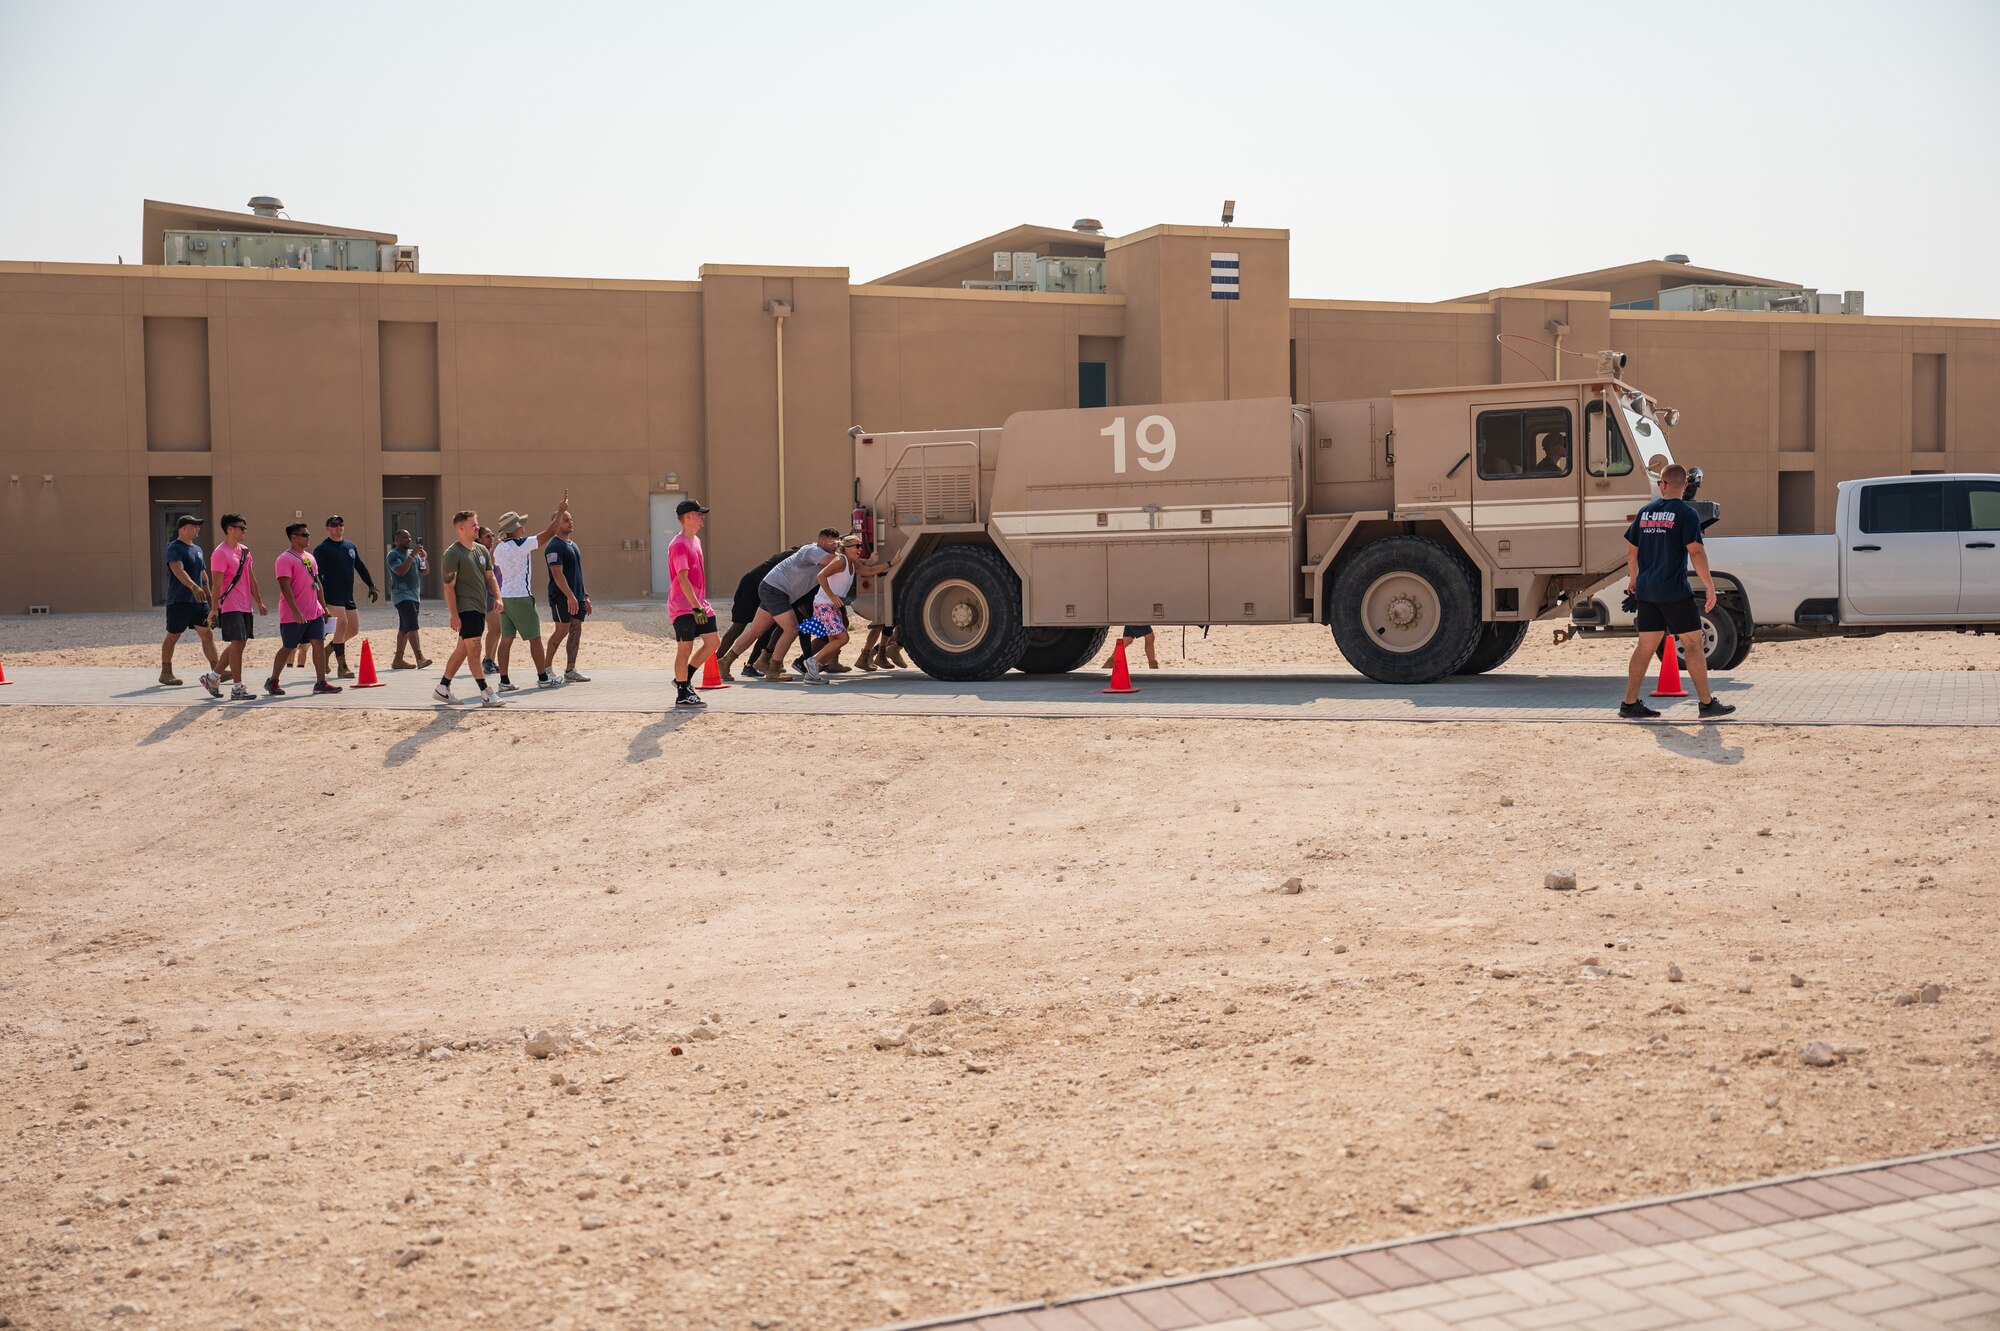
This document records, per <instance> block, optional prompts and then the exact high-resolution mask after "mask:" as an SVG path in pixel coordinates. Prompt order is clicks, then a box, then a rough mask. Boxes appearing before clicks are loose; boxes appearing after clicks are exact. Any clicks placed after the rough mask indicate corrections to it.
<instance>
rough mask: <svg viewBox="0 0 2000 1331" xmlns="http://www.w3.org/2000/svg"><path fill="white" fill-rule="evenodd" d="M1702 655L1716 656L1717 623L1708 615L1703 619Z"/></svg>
mask: <svg viewBox="0 0 2000 1331" xmlns="http://www.w3.org/2000/svg"><path fill="white" fill-rule="evenodd" d="M1701 654H1702V655H1703V656H1714V655H1715V621H1714V620H1712V619H1710V618H1709V617H1708V616H1707V615H1703V616H1702V617H1701Z"/></svg>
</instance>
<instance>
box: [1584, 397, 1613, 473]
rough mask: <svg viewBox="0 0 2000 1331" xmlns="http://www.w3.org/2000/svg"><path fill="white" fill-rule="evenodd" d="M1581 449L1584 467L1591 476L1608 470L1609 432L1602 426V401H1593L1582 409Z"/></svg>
mask: <svg viewBox="0 0 2000 1331" xmlns="http://www.w3.org/2000/svg"><path fill="white" fill-rule="evenodd" d="M1583 450H1584V452H1583V457H1584V468H1585V470H1587V471H1588V472H1589V473H1590V474H1591V475H1592V476H1603V475H1606V474H1608V473H1609V472H1610V470H1611V442H1610V432H1609V431H1608V430H1606V429H1605V427H1604V404H1603V403H1602V402H1593V403H1591V404H1590V405H1589V406H1588V407H1587V408H1585V409H1584V413H1583Z"/></svg>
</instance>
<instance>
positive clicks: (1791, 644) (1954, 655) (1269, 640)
mask: <svg viewBox="0 0 2000 1331" xmlns="http://www.w3.org/2000/svg"><path fill="white" fill-rule="evenodd" d="M360 614H361V625H362V630H363V632H364V634H365V635H366V636H367V637H368V638H369V639H371V640H372V641H373V643H374V646H375V650H376V651H378V652H380V653H381V654H382V659H381V660H380V661H379V662H378V665H379V666H380V667H382V668H384V669H386V668H387V667H388V664H389V662H388V659H387V658H388V657H389V655H390V654H391V651H392V649H393V648H394V645H395V641H396V637H395V632H396V629H395V626H396V616H395V612H394V611H392V610H390V609H389V608H388V607H386V606H363V607H362V609H361V611H360ZM724 617H725V621H726V618H727V612H726V611H725V612H724ZM423 623H424V628H423V630H422V638H421V641H422V642H423V645H424V651H425V652H426V653H428V654H429V655H430V656H431V657H432V658H433V659H434V660H437V661H439V662H442V661H443V660H444V658H445V655H446V654H447V653H448V652H449V651H450V649H451V632H450V629H449V627H448V625H447V623H446V619H445V614H444V611H443V609H442V608H441V607H440V606H438V605H437V604H435V603H431V602H427V603H426V604H425V607H424V613H423ZM1562 623H1563V621H1561V620H1551V621H1547V622H1543V623H1538V624H1535V625H1533V626H1532V627H1531V628H1530V629H1529V630H1528V637H1527V640H1526V641H1525V642H1523V643H1522V644H1521V650H1520V651H1519V652H1517V653H1516V654H1515V655H1514V658H1513V660H1511V661H1509V662H1508V663H1507V665H1506V666H1505V667H1504V668H1505V669H1507V670H1509V671H1519V672H1526V673H1530V674H1538V673H1549V674H1556V673H1560V674H1587V673H1590V672H1593V671H1597V670H1603V669H1607V668H1608V669H1618V668H1621V667H1622V665H1623V663H1624V661H1625V659H1626V658H1627V657H1628V656H1629V655H1630V654H1631V650H1632V640H1631V639H1630V638H1588V637H1586V638H1576V639H1572V640H1571V641H1569V642H1566V643H1562V644H1560V645H1558V644H1556V643H1554V642H1553V640H1552V639H1553V637H1554V631H1555V630H1556V629H1557V628H1559V627H1561V626H1562ZM542 627H543V631H544V632H546V631H547V630H548V628H549V623H548V620H547V617H546V614H545V615H544V618H543V625H542ZM163 630H164V624H163V619H162V612H159V611H151V610H148V611H133V612H129V613H122V614H93V615H51V616H35V617H32V618H31V617H27V616H15V617H11V618H0V663H3V664H5V665H8V666H35V665H92V666H115V665H129V666H132V667H133V668H134V669H137V670H139V671H140V672H141V673H142V674H147V675H150V674H151V673H152V672H153V671H156V670H157V669H158V668H159V659H160V656H159V651H160V637H161V635H162V632H163ZM257 631H258V632H259V634H261V635H262V636H261V637H259V638H258V639H256V640H255V641H254V642H252V643H251V645H250V648H249V649H248V651H247V652H246V656H245V659H246V661H247V662H248V663H249V667H250V668H246V674H248V673H253V669H252V668H254V670H261V671H263V672H264V673H266V674H268V673H269V672H270V666H271V657H272V655H273V654H274V653H275V652H276V651H277V647H278V641H277V633H278V630H277V623H276V620H270V621H268V622H267V621H265V620H259V621H258V624H257ZM584 632H585V638H584V645H583V648H582V650H581V655H580V656H579V658H578V664H579V665H580V666H581V667H582V668H583V669H584V670H585V671H586V672H588V671H589V669H590V667H591V666H592V665H593V664H595V665H601V666H667V665H671V664H672V662H673V641H672V634H671V630H670V629H669V627H668V624H667V619H666V611H665V610H664V609H663V608H662V607H661V606H659V605H657V604H654V603H649V602H636V601H627V602H616V603H608V604H605V605H600V606H599V607H598V608H597V612H596V614H595V615H594V616H593V617H592V619H591V620H590V622H589V623H588V624H586V625H585V629H584ZM1154 648H1155V651H1156V653H1157V655H1158V656H1159V659H1160V668H1161V669H1163V670H1179V669H1193V670H1246V669H1250V670H1255V669H1292V670H1328V669H1338V668H1340V667H1341V659H1340V653H1339V651H1338V650H1337V649H1336V648H1335V647H1334V645H1333V635H1332V634H1331V633H1329V632H1328V631H1327V630H1326V629H1325V628H1324V627H1321V626H1319V625H1313V624H1299V625H1285V626H1282V627H1242V626H1229V625H1225V626H1222V627H1220V628H1215V629H1211V630H1210V631H1209V633H1208V635H1207V636H1206V637H1203V635H1202V632H1201V630H1200V629H1193V628H1191V629H1187V630H1186V631H1185V632H1183V630H1181V629H1178V628H1165V629H1161V630H1160V631H1159V633H1158V635H1157V637H1156V639H1155V641H1154ZM521 650H522V652H523V653H525V652H526V650H527V649H526V647H525V646H523V647H522V648H521ZM859 650H860V649H859V644H858V643H857V644H856V645H855V646H853V647H850V648H849V649H848V653H847V656H848V659H849V660H850V661H851V660H852V659H853V658H854V657H855V655H856V654H858V652H859ZM359 653H360V649H359V648H354V649H351V651H350V659H351V660H352V661H353V663H354V664H357V665H358V664H359ZM200 659H201V653H200V648H199V645H198V644H197V642H196V641H195V637H194V635H193V634H186V635H184V636H183V637H182V639H181V643H180V648H179V654H178V656H177V657H176V661H177V663H178V669H179V671H180V677H181V678H182V679H185V680H187V681H189V683H190V684H192V682H193V680H194V676H195V674H198V673H199V670H198V668H197V667H196V665H195V663H196V662H197V661H198V660H200ZM1133 660H1134V664H1135V665H1140V663H1142V662H1143V660H1144V653H1143V652H1136V653H1135V654H1134V657H1133ZM520 664H521V666H522V668H523V669H524V670H526V671H528V673H530V674H532V673H533V672H532V669H531V665H532V663H531V661H530V660H529V659H528V658H527V657H526V656H525V655H524V656H523V658H522V660H521V662H520ZM1141 668H1143V666H1141ZM1745 668H1746V669H1752V668H1754V669H1757V670H1787V669H1792V670H2000V637H1993V636H1987V637H1976V636H1973V635H1971V634H1957V633H1900V634H1898V633H1888V634H1883V635H1881V636H1880V637H1874V638H1813V639H1803V640H1793V641H1770V642H1759V643H1758V644H1757V645H1756V646H1755V647H1754V648H1753V649H1752V651H1751V655H1750V658H1749V660H1748V661H1746V662H1745ZM253 682H254V680H253Z"/></svg>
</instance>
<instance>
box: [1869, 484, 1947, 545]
mask: <svg viewBox="0 0 2000 1331" xmlns="http://www.w3.org/2000/svg"><path fill="white" fill-rule="evenodd" d="M1861 530H1862V531H1864V532H1866V533H1867V534H1868V535H1870V536H1885V535H1891V534H1894V533H1896V532H1914V531H1948V530H1950V528H1948V527H1946V526H1945V520H1944V482H1943V481H1905V482H1899V483H1896V484H1884V485H1870V486H1865V487H1863V489H1862V491H1861Z"/></svg>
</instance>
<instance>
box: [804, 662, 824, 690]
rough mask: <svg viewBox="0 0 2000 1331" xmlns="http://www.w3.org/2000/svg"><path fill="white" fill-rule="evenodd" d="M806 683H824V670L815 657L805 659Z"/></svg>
mask: <svg viewBox="0 0 2000 1331" xmlns="http://www.w3.org/2000/svg"><path fill="white" fill-rule="evenodd" d="M806 683H808V684H824V683H826V670H825V668H824V667H822V666H821V665H820V663H819V658H818V657H816V656H808V657H807V658H806Z"/></svg>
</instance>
